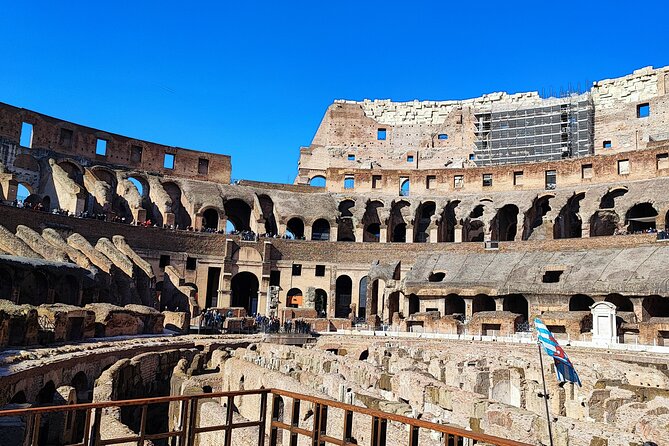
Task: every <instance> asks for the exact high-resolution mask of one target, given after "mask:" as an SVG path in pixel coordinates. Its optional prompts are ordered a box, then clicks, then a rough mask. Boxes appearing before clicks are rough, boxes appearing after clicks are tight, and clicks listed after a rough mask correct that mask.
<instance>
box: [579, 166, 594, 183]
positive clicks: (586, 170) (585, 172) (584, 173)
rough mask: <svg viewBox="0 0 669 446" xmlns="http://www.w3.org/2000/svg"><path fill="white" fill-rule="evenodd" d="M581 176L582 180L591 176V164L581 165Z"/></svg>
mask: <svg viewBox="0 0 669 446" xmlns="http://www.w3.org/2000/svg"><path fill="white" fill-rule="evenodd" d="M581 178H583V179H584V180H585V179H588V178H592V164H582V165H581Z"/></svg>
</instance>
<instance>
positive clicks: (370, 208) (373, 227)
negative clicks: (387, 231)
mask: <svg viewBox="0 0 669 446" xmlns="http://www.w3.org/2000/svg"><path fill="white" fill-rule="evenodd" d="M383 206H384V204H383V203H382V202H381V201H378V200H371V201H368V202H367V206H366V208H365V214H364V215H363V217H362V224H363V227H364V233H363V237H362V241H363V242H379V241H381V239H380V237H381V223H382V222H381V219H380V217H379V212H378V209H379V208H382V207H383Z"/></svg>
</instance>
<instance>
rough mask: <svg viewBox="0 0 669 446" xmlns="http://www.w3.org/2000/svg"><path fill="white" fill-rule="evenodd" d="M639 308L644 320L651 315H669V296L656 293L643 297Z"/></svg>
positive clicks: (648, 318)
mask: <svg viewBox="0 0 669 446" xmlns="http://www.w3.org/2000/svg"><path fill="white" fill-rule="evenodd" d="M641 310H642V311H641V313H642V320H643V321H644V322H647V321H648V320H650V318H652V317H669V298H667V297H663V296H657V295H654V296H648V297H645V298H644V299H643V301H642V303H641Z"/></svg>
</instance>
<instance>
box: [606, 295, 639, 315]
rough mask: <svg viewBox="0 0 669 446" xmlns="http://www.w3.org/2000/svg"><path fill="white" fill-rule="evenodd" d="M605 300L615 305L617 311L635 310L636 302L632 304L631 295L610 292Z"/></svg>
mask: <svg viewBox="0 0 669 446" xmlns="http://www.w3.org/2000/svg"><path fill="white" fill-rule="evenodd" d="M604 300H605V301H606V302H611V303H612V304H613V305H615V306H616V311H622V312H634V304H632V301H631V300H630V299H629V297H625V296H623V295H620V294H609V295H608V296H606V298H605V299H604Z"/></svg>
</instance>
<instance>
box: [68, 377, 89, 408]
mask: <svg viewBox="0 0 669 446" xmlns="http://www.w3.org/2000/svg"><path fill="white" fill-rule="evenodd" d="M70 385H71V386H72V387H74V389H75V390H76V392H77V403H85V402H88V401H90V397H89V391H90V390H91V389H90V387H89V382H88V376H86V374H85V373H84V372H83V371H79V372H77V374H76V375H74V377H72V381H71V383H70Z"/></svg>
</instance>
